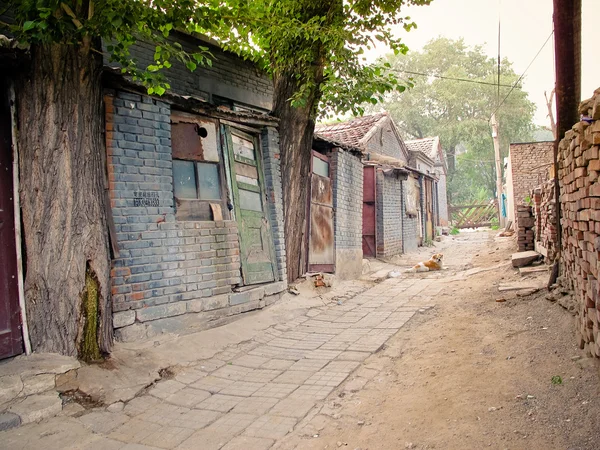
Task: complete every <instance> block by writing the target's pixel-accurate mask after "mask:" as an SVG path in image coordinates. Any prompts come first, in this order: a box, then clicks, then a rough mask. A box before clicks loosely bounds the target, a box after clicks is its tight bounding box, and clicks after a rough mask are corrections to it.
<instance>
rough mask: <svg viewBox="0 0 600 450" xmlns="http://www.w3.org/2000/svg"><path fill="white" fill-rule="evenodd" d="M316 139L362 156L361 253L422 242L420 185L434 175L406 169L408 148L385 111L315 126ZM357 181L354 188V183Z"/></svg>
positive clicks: (384, 253) (382, 253) (394, 250)
mask: <svg viewBox="0 0 600 450" xmlns="http://www.w3.org/2000/svg"><path fill="white" fill-rule="evenodd" d="M315 141H327V142H330V143H332V144H335V145H338V146H345V147H346V148H352V149H357V150H359V151H360V152H361V154H362V166H363V167H362V171H363V176H362V187H363V189H362V253H363V255H364V257H378V258H379V257H380V258H389V257H392V256H395V255H398V254H401V253H403V252H407V251H411V250H414V249H416V248H417V247H418V246H419V245H422V244H423V243H424V241H425V239H424V236H425V222H424V221H423V220H422V217H424V215H423V211H424V210H425V207H426V204H427V203H426V200H427V197H426V196H425V195H424V188H423V183H424V182H425V181H424V180H428V182H432V183H433V182H435V181H436V179H435V177H434V176H433V175H430V174H427V173H426V172H421V171H419V170H417V169H416V168H414V167H411V166H410V165H409V158H410V154H409V150H408V148H407V147H406V144H405V143H404V141H403V139H402V137H401V135H400V133H399V131H398V129H397V127H396V125H395V124H394V122H393V120H392V118H391V117H390V116H389V114H388V113H387V112H383V113H380V114H374V115H369V116H363V117H358V118H354V119H351V120H349V121H346V122H341V123H335V124H321V125H317V128H316V130H315ZM358 184H359V181H358V177H357V180H356V181H354V182H353V185H355V186H356V185H358Z"/></svg>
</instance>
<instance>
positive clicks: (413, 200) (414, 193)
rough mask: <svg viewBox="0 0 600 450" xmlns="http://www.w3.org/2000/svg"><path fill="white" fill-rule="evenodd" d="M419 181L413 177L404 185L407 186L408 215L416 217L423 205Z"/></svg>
mask: <svg viewBox="0 0 600 450" xmlns="http://www.w3.org/2000/svg"><path fill="white" fill-rule="evenodd" d="M417 183H418V181H417V180H416V179H414V178H413V177H408V180H406V181H405V183H404V185H405V186H406V214H408V215H409V216H416V215H417V214H418V212H419V204H420V203H421V199H420V198H419V197H420V194H419V186H418V184H417Z"/></svg>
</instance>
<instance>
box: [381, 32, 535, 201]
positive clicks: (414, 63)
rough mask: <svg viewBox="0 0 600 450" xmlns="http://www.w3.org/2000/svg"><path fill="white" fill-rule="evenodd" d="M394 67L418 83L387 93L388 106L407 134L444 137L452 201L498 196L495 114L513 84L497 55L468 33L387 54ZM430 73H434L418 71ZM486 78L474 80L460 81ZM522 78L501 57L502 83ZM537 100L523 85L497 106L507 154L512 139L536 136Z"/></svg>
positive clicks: (503, 150) (505, 78)
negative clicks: (487, 51)
mask: <svg viewBox="0 0 600 450" xmlns="http://www.w3.org/2000/svg"><path fill="white" fill-rule="evenodd" d="M385 62H387V63H389V64H390V66H391V70H392V71H394V73H396V74H398V75H399V76H402V77H404V78H405V79H406V80H413V81H414V87H413V88H412V89H410V90H409V91H407V92H405V93H403V94H402V95H398V94H396V93H394V92H391V93H390V94H388V95H387V96H386V99H385V101H384V103H383V107H384V108H385V109H387V110H388V111H390V113H391V114H392V117H393V118H394V120H395V121H396V122H397V124H398V126H399V127H400V129H401V130H402V131H403V134H404V137H405V139H419V138H423V137H427V136H439V137H440V142H441V143H442V146H443V148H444V150H445V151H446V156H447V159H448V166H449V177H448V178H449V188H448V189H449V196H450V198H451V201H453V202H463V201H469V200H482V199H485V198H492V197H493V196H494V192H495V168H494V148H493V141H492V138H491V128H490V125H489V119H490V117H491V114H492V113H493V112H494V110H496V108H497V106H498V104H499V103H501V102H502V100H503V99H504V98H505V97H506V95H507V94H508V93H509V91H510V89H511V88H510V87H506V86H500V96H499V97H498V87H497V86H493V84H494V83H496V82H497V79H498V78H497V70H498V68H497V61H496V60H495V59H494V58H490V57H488V56H487V55H485V53H484V52H483V49H482V47H480V46H475V47H469V46H467V45H466V44H465V43H464V41H463V40H462V39H459V40H456V41H455V40H451V39H447V38H441V37H440V38H437V39H434V40H432V41H430V42H429V43H428V44H427V45H425V47H424V48H423V50H422V51H420V52H411V53H410V54H408V55H391V56H388V57H387V58H385ZM417 73H419V74H427V75H429V76H422V75H417ZM457 78H458V79H467V80H471V81H483V82H485V83H489V84H480V83H471V82H465V81H459V80H456V79H457ZM518 78H519V76H518V75H517V74H516V73H515V72H514V70H513V68H512V64H511V63H510V61H508V60H507V59H506V58H505V59H503V60H502V62H501V79H500V83H501V84H502V85H508V86H513V85H514V84H515V83H516V82H517V80H518ZM534 110H535V106H534V105H533V103H532V102H531V101H529V99H528V98H527V93H526V92H524V91H523V90H522V88H521V87H520V86H519V85H517V87H515V88H514V89H513V90H512V91H511V92H510V95H508V97H507V98H506V101H504V103H502V105H501V106H500V107H499V109H498V111H497V112H496V117H497V118H498V121H499V123H500V129H499V135H500V146H501V153H502V156H503V157H504V156H507V154H508V146H509V143H510V142H524V141H530V140H531V139H532V133H533V131H534V126H533V123H532V118H533V113H534Z"/></svg>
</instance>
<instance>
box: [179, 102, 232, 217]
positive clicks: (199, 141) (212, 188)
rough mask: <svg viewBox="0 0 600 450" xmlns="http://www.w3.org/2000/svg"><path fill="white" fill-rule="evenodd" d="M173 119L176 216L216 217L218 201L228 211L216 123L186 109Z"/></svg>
mask: <svg viewBox="0 0 600 450" xmlns="http://www.w3.org/2000/svg"><path fill="white" fill-rule="evenodd" d="M171 122H172V123H171V147H172V150H173V188H174V196H175V203H176V206H177V210H176V217H177V218H178V219H180V220H213V219H215V218H214V216H213V211H214V210H215V207H216V206H215V205H218V207H219V209H220V210H221V211H224V212H227V197H226V192H227V191H226V188H225V186H224V183H223V181H224V178H225V177H224V173H223V170H224V168H223V164H222V163H221V161H222V160H221V157H220V149H219V141H218V135H217V123H216V121H213V120H211V119H206V118H203V117H199V116H195V115H191V114H186V113H175V114H174V115H173V117H172V119H171ZM225 215H226V216H227V217H226V218H228V214H225Z"/></svg>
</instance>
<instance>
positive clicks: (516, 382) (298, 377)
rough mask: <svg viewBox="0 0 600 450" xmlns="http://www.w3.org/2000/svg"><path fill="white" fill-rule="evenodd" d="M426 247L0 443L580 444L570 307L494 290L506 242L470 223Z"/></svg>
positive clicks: (592, 432) (582, 412)
mask: <svg viewBox="0 0 600 450" xmlns="http://www.w3.org/2000/svg"><path fill="white" fill-rule="evenodd" d="M437 245H438V249H436V251H438V250H439V251H443V252H444V253H445V254H446V259H447V261H446V262H447V265H448V269H447V270H445V271H444V272H442V273H431V274H405V273H402V275H401V276H400V277H398V278H388V279H385V280H383V281H381V282H379V283H377V284H368V283H366V282H365V289H366V287H369V286H372V287H370V288H369V289H366V290H364V291H363V292H361V293H359V294H358V295H356V296H354V297H352V298H342V299H337V300H335V299H334V300H332V301H329V302H326V301H324V302H323V306H320V307H314V308H310V309H308V310H306V312H305V313H304V314H302V315H299V316H297V317H296V318H294V319H293V320H291V321H287V322H285V323H279V324H277V325H275V326H272V327H270V328H268V329H267V330H265V331H262V332H259V333H258V334H257V335H256V336H255V337H254V338H253V339H251V340H247V341H244V342H240V343H239V344H237V345H233V346H229V347H227V348H224V349H222V350H221V351H219V352H218V353H217V354H215V356H214V357H212V358H210V359H206V360H200V361H197V362H196V363H194V364H193V365H191V366H189V367H186V368H184V369H181V368H179V369H177V370H175V369H174V370H173V371H172V373H170V374H166V375H165V376H164V378H163V380H161V381H159V382H158V383H156V384H154V385H153V386H151V387H149V388H148V389H147V390H145V391H143V392H140V393H139V395H137V396H136V397H135V398H133V399H132V400H130V401H128V402H127V403H126V404H125V406H124V408H123V409H122V410H118V408H109V410H106V408H91V409H86V410H85V411H83V412H79V413H77V414H74V415H73V416H71V417H69V416H67V415H63V416H59V417H56V418H54V419H50V420H48V421H45V422H42V423H38V424H32V425H27V426H23V427H20V428H17V429H14V430H11V431H8V432H4V433H2V434H0V442H1V444H0V446H1V447H2V448H7V449H8V448H10V449H21V448H22V449H31V448H48V449H54V448H57V449H58V448H61V449H62V448H70V449H153V448H165V449H173V448H177V449H203V450H208V449H219V448H223V449H226V450H231V449H244V450H255V449H256V450H258V449H269V448H280V449H325V448H329V449H332V448H339V447H341V448H344V447H345V448H351V449H357V448H359V449H362V450H366V449H371V450H372V449H397V448H422V449H429V448H438V449H458V448H461V449H463V448H464V449H471V448H472V449H478V448H484V447H485V448H497V449H504V448H511V449H517V448H531V449H537V448H539V449H555V448H556V449H560V448H570V449H592V448H594V445H593V444H592V442H593V440H594V439H597V438H598V437H599V436H600V431H598V430H597V426H596V424H597V423H598V420H597V419H598V418H600V417H599V414H598V411H599V405H597V404H596V403H597V398H598V389H597V375H596V371H597V367H596V365H595V363H594V361H592V360H590V359H587V358H586V357H584V356H583V354H582V352H581V351H580V350H578V349H577V348H576V347H574V338H573V331H572V330H573V327H572V318H571V315H570V314H568V313H567V312H566V311H565V310H563V309H562V308H561V307H560V306H558V305H557V304H552V303H550V302H548V301H547V300H545V299H544V294H543V293H538V294H537V295H534V296H532V297H523V298H520V297H515V296H514V294H513V296H512V297H511V296H506V295H504V298H500V295H499V293H498V292H497V289H496V284H497V282H498V281H499V280H501V279H503V278H504V279H512V278H514V277H515V274H514V272H513V269H512V268H510V267H509V266H508V265H507V264H506V262H507V256H508V255H509V253H510V250H511V248H512V247H511V246H512V245H514V243H513V242H512V241H511V240H504V241H500V240H498V238H494V235H493V234H492V233H488V232H486V231H481V232H475V233H464V234H461V235H460V236H458V237H456V238H447V239H445V240H444V241H443V242H442V243H441V244H437ZM432 250H433V249H423V250H422V251H421V252H420V253H419V254H410V255H406V256H405V257H404V258H405V259H403V260H401V261H398V263H399V265H401V266H402V267H406V266H408V265H409V264H410V263H413V262H415V261H417V259H418V258H422V257H425V255H427V254H429V253H431V252H432ZM409 259H410V260H409ZM516 276H517V277H518V275H516ZM496 300H505V301H500V302H497V301H496ZM258 314H261V313H258ZM553 376H561V379H562V383H561V384H560V385H558V384H552V382H551V379H552V377H553Z"/></svg>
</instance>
